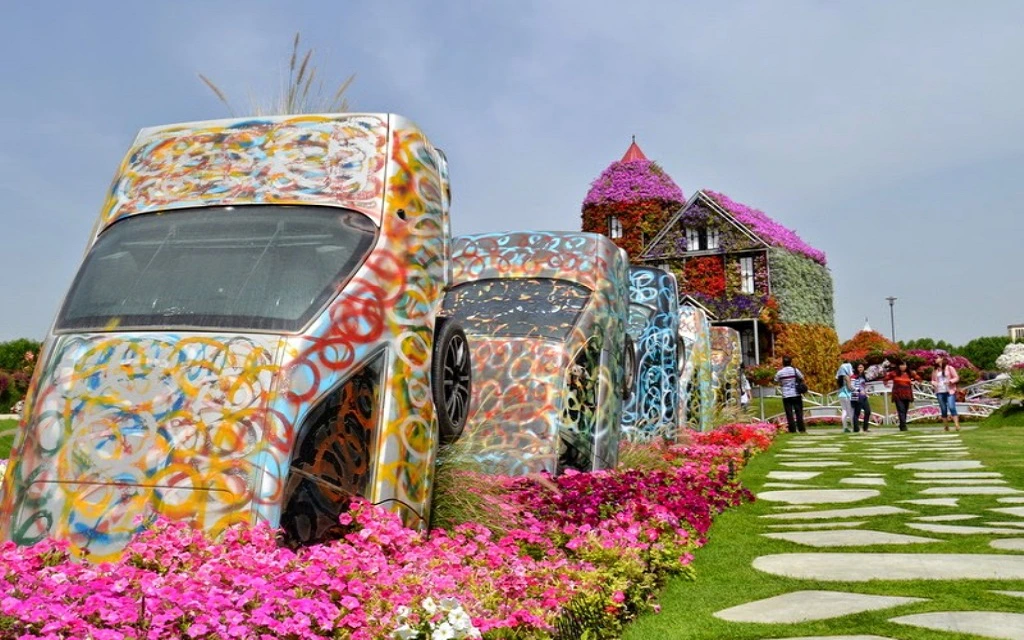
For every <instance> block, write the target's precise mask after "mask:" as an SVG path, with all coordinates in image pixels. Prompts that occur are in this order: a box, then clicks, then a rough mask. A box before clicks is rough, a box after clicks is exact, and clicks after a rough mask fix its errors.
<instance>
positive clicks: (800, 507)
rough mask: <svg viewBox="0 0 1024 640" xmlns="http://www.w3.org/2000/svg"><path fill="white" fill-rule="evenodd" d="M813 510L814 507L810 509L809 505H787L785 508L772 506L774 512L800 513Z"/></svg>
mask: <svg viewBox="0 0 1024 640" xmlns="http://www.w3.org/2000/svg"><path fill="white" fill-rule="evenodd" d="M813 508H814V507H812V506H811V505H809V504H787V505H785V506H775V505H772V509H775V510H776V511H802V510H806V509H813Z"/></svg>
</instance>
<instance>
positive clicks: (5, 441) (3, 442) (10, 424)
mask: <svg viewBox="0 0 1024 640" xmlns="http://www.w3.org/2000/svg"><path fill="white" fill-rule="evenodd" d="M17 427H18V421H17V420H11V419H4V420H0V460H6V459H7V456H8V455H10V453H11V444H12V443H13V442H14V430H15V429H16V428H17Z"/></svg>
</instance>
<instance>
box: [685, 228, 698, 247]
mask: <svg viewBox="0 0 1024 640" xmlns="http://www.w3.org/2000/svg"><path fill="white" fill-rule="evenodd" d="M700 236H701V233H700V230H699V229H687V230H686V250H687V251H699V250H700Z"/></svg>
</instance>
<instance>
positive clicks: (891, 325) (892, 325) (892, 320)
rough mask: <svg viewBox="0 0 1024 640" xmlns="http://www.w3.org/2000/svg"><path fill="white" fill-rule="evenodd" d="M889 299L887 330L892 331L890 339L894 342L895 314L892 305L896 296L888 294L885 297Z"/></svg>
mask: <svg viewBox="0 0 1024 640" xmlns="http://www.w3.org/2000/svg"><path fill="white" fill-rule="evenodd" d="M886 300H888V301H889V330H890V332H891V333H892V341H893V342H896V316H895V315H893V310H892V307H893V305H894V304H895V303H896V298H894V297H893V296H889V297H888V298H886Z"/></svg>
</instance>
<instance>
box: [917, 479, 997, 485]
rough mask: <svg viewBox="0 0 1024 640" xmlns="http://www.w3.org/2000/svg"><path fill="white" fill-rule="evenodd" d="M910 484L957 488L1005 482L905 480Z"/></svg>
mask: <svg viewBox="0 0 1024 640" xmlns="http://www.w3.org/2000/svg"><path fill="white" fill-rule="evenodd" d="M907 482H909V483H910V484H933V485H939V486H943V485H956V486H958V487H968V486H972V485H973V486H978V485H988V486H991V485H997V484H1006V480H1000V479H998V478H955V479H949V480H947V479H945V478H925V479H922V480H907Z"/></svg>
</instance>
